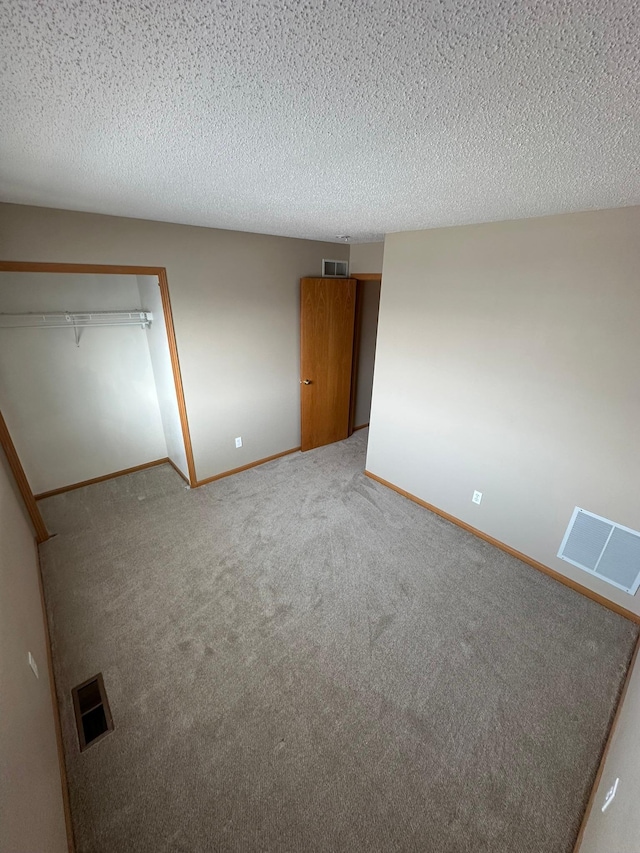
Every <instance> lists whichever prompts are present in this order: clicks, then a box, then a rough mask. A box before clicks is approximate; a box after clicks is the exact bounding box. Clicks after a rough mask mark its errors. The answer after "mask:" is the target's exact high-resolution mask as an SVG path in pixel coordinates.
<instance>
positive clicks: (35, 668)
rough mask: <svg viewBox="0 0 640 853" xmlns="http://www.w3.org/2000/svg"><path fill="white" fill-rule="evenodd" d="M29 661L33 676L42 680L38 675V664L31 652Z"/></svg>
mask: <svg viewBox="0 0 640 853" xmlns="http://www.w3.org/2000/svg"><path fill="white" fill-rule="evenodd" d="M28 660H29V666H30V667H31V669H32V670H33V674H34V675H35V677H36V678H40V676H39V674H38V664H37V663H36V662H35V660H34V657H33V655H32V654H31V652H29V658H28Z"/></svg>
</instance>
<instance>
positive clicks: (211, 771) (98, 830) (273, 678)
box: [41, 431, 637, 853]
mask: <svg viewBox="0 0 640 853" xmlns="http://www.w3.org/2000/svg"><path fill="white" fill-rule="evenodd" d="M365 448H366V435H365V434H364V431H362V432H360V433H356V434H355V435H354V436H352V438H350V439H348V440H347V441H345V442H341V443H338V444H335V445H331V446H329V447H326V448H321V449H319V450H316V451H312V452H310V453H306V454H300V453H298V454H295V455H292V456H287V457H284V458H282V459H279V460H277V461H275V462H272V463H269V464H268V465H264V466H262V467H260V468H255V469H253V470H250V471H247V472H244V473H242V474H238V475H236V476H234V477H230V478H228V479H224V480H220V481H218V482H216V483H212V484H210V485H209V486H206V487H203V488H200V489H197V490H193V491H190V490H188V489H185V488H184V484H183V483H182V481H181V480H180V479H179V477H178V476H177V475H176V474H175V473H174V471H173V470H172V469H171V468H169V467H168V466H162V467H159V468H155V469H150V470H148V471H146V472H141V473H138V474H132V475H129V476H127V477H122V478H119V479H117V480H112V481H109V482H105V483H102V484H98V485H94V486H89V487H86V488H84V489H81V490H77V491H74V492H69V493H67V494H65V495H60V496H57V497H53V498H50V499H48V500H46V501H43V502H42V503H41V507H42V509H43V512H44V515H45V517H46V521H47V524H48V525H49V528H50V530H52V531H55V532H56V533H57V534H58V535H57V536H56V537H55V538H53V539H51V540H50V541H49V542H47V543H45V545H44V546H42V561H43V574H44V582H45V589H46V600H47V609H48V614H49V619H50V623H51V631H52V641H53V653H54V664H55V673H56V679H57V687H58V698H59V702H60V706H61V712H62V724H63V737H64V743H65V749H66V761H67V767H68V775H69V783H70V789H71V806H72V813H73V819H74V825H75V832H76V840H77V846H78V851H79V853H90V852H91V853H94V851H96V852H97V851H101V853H106V852H107V851H154V853H159V851H184V853H187V851H188V853H197V851H247V852H248V851H385V853H386V852H387V851H432V853H480V851H490V853H565V851H570V850H571V849H572V844H573V841H574V839H575V836H576V833H577V830H578V826H579V823H580V820H581V816H582V813H583V810H584V807H585V803H586V799H587V797H588V793H589V790H590V786H591V783H592V781H593V778H594V775H595V772H596V768H597V765H598V762H599V758H600V754H601V751H602V748H603V745H604V741H605V738H606V735H607V731H608V728H609V726H610V723H611V719H612V716H613V713H614V710H615V705H616V702H617V697H618V695H619V691H620V689H621V685H622V681H623V678H624V675H625V671H626V668H627V665H628V662H629V659H630V655H631V652H632V647H633V644H634V642H635V640H636V636H637V628H636V626H634V625H633V624H631V623H630V622H628V621H626V620H624V619H623V618H621V617H619V616H617V615H615V614H613V613H611V612H610V611H608V610H606V609H604V608H603V607H601V606H599V605H597V604H595V603H594V602H592V601H590V600H588V599H586V598H584V597H582V596H580V595H579V594H577V593H574V592H573V591H571V590H569V589H567V588H566V587H564V586H562V585H560V584H558V583H557V582H555V581H553V580H551V579H550V578H548V577H546V576H544V575H542V574H540V573H539V572H537V571H535V570H534V569H531V568H530V567H528V566H526V565H524V564H522V563H520V562H519V561H518V560H515V559H513V558H511V557H509V556H508V555H506V554H504V553H502V552H500V551H498V550H496V549H494V548H493V547H492V546H490V545H488V544H486V543H484V542H482V541H480V540H478V539H476V538H475V537H473V536H472V535H471V534H467V533H466V532H464V531H462V530H460V529H459V528H457V527H454V526H453V525H451V524H449V523H448V522H446V521H444V520H442V519H440V518H438V517H437V516H434V515H432V514H431V513H429V512H427V511H426V510H424V509H422V508H420V507H418V506H416V505H415V504H413V503H411V502H410V501H408V500H406V499H404V498H402V497H400V496H399V495H397V494H395V493H394V492H392V491H390V490H388V489H386V488H384V487H383V486H381V485H379V484H378V483H375V482H372V481H371V480H369V479H367V478H365V477H364V476H363V473H362V472H363V468H364V454H365ZM99 671H100V672H102V673H103V674H104V681H105V686H106V689H107V692H108V695H109V699H110V703H111V709H112V712H113V718H114V722H115V731H114V732H113V733H112V734H110V735H108V736H107V737H106V738H104V739H103V740H102V741H101V742H99V743H97V744H96V745H95V746H93V747H91V748H90V749H89V750H87V751H86V752H84V753H82V754H80V752H79V750H78V745H77V737H76V732H75V724H74V717H73V710H72V705H71V696H70V691H71V688H72V687H73V686H74V685H76V684H78V683H80V682H81V681H83V680H85V679H87V678H89V677H90V676H92V675H94V674H95V673H97V672H99Z"/></svg>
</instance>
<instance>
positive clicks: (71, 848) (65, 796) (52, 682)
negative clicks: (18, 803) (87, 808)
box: [35, 539, 76, 853]
mask: <svg viewBox="0 0 640 853" xmlns="http://www.w3.org/2000/svg"><path fill="white" fill-rule="evenodd" d="M35 550H36V571H37V573H38V588H39V590H40V605H41V607H42V619H43V622H44V644H45V648H46V653H47V670H48V672H49V687H50V689H51V705H52V706H53V725H54V728H55V732H56V746H57V750H58V764H59V767H60V785H61V788H62V808H63V810H64V823H65V829H66V833H67V850H68V853H75V849H76V847H75V840H74V836H73V822H72V820H71V804H70V800H69V782H68V780H67V766H66V764H65V760H64V745H63V742H62V724H61V722H60V708H59V706H58V693H57V690H56V677H55V674H54V671H53V653H52V651H51V634H50V632H49V620H48V619H47V607H46V604H45V600H44V583H43V581H42V565H41V563H40V549H39V548H38V540H37V539H36V540H35Z"/></svg>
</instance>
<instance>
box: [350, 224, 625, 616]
mask: <svg viewBox="0 0 640 853" xmlns="http://www.w3.org/2000/svg"><path fill="white" fill-rule="evenodd" d="M639 237H640V208H637V207H635V208H626V209H620V210H607V211H598V212H590V213H581V214H571V215H567V216H555V217H545V218H540V219H532V220H521V221H517V222H503V223H494V224H486V225H477V226H468V227H460V228H445V229H434V230H431V231H422V232H413V233H404V234H391V235H389V236H388V237H387V239H386V241H385V253H384V270H383V281H384V286H383V288H382V298H381V305H380V320H379V328H378V344H377V352H376V370H375V381H374V390H373V404H372V413H371V430H370V437H369V451H368V456H367V468H368V469H369V470H370V471H372V472H373V473H375V474H377V475H379V476H380V477H383V478H384V479H385V480H388V481H390V482H392V483H394V484H396V485H398V486H400V487H401V488H403V489H405V490H407V491H408V492H410V493H412V494H414V495H416V496H418V497H420V498H422V499H423V500H425V501H427V502H429V503H431V504H434V505H435V506H437V507H439V508H441V509H443V510H445V511H446V512H448V513H451V514H452V515H454V516H456V517H457V518H460V519H462V520H463V521H465V522H467V523H469V524H471V525H473V526H474V527H476V528H479V529H480V530H482V531H485V532H486V533H488V534H490V535H491V536H493V537H495V538H497V539H499V540H501V541H502V542H505V543H507V544H508V545H510V546H512V547H514V548H516V549H518V550H519V551H522V552H524V553H525V554H527V555H529V556H531V557H533V558H535V559H537V560H539V561H540V562H542V563H544V564H546V565H547V566H550V567H551V568H553V569H555V570H556V571H558V572H560V573H563V574H565V575H567V576H569V577H571V578H573V579H575V580H576V581H578V582H579V583H581V584H583V585H584V586H586V587H589V588H591V589H593V590H595V591H596V592H598V593H600V594H602V595H604V596H606V597H608V598H610V599H612V600H613V601H616V602H619V603H620V604H621V605H622V606H624V607H625V608H627V609H629V610H632V611H634V612H635V613H640V596H638V595H637V596H630V595H628V594H627V593H625V592H622V591H620V590H617V589H616V588H615V587H612V586H610V585H609V584H606V583H604V582H602V581H600V580H598V579H596V578H594V577H593V576H592V575H590V574H588V573H587V572H583V571H581V570H580V569H578V568H575V567H573V566H571V565H570V564H568V563H566V562H564V561H562V560H559V559H558V558H557V557H556V554H557V551H558V547H559V545H560V542H561V540H562V536H563V533H564V531H565V528H566V526H567V523H568V521H569V518H570V516H571V512H572V510H573V508H574V507H575V506H576V505H577V506H581V507H584V508H585V509H587V510H590V511H592V512H594V513H597V514H599V515H603V516H605V517H607V518H611V519H613V520H615V521H617V522H619V523H621V524H623V525H626V526H628V527H631V528H633V529H638V528H639V527H640V490H639V489H638V483H639V482H640V453H639V452H638V424H639V423H640V394H639V393H638V365H639V364H640V333H639V331H638V318H639V317H640V285H639V281H638V271H639V270H640V239H639ZM474 489H478V490H479V491H481V492H483V494H484V497H483V500H482V504H481V505H480V506H476V505H475V504H473V503H472V502H471V496H472V493H473V491H474ZM507 581H508V578H505V582H507Z"/></svg>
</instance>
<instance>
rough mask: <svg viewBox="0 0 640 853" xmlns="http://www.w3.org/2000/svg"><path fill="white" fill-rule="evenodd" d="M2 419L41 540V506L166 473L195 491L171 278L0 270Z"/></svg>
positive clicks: (51, 268)
mask: <svg viewBox="0 0 640 853" xmlns="http://www.w3.org/2000/svg"><path fill="white" fill-rule="evenodd" d="M0 413H1V415H2V419H3V420H2V429H0V444H2V446H3V449H4V451H5V454H6V456H7V459H8V461H9V463H10V465H11V467H12V468H13V469H14V474H15V475H16V480H17V482H18V485H19V487H20V490H21V492H22V495H23V498H24V500H25V504H26V506H27V509H28V510H29V513H30V515H31V517H32V521H33V522H34V526H35V527H36V532H37V537H38V539H40V540H44V539H46V538H47V536H46V535H44V536H43V535H42V528H43V525H41V518H40V519H38V518H36V517H34V507H35V510H36V511H37V503H36V501H37V500H39V499H41V498H45V497H49V496H51V495H54V494H58V493H60V492H64V491H68V490H70V489H73V488H78V487H80V486H83V485H88V484H90V483H92V482H98V481H100V480H105V479H109V478H111V477H114V476H119V475H120V474H123V473H129V472H131V471H135V470H139V469H142V468H147V467H150V466H153V465H157V464H161V463H163V462H169V463H170V464H171V465H172V466H173V467H174V468H175V470H176V471H177V472H178V473H179V474H180V476H181V477H182V478H183V479H184V480H185V481H186V482H187V483H188V484H189V485H191V486H194V485H195V483H196V477H195V469H194V464H193V454H192V450H191V441H190V436H189V426H188V421H187V416H186V409H185V404H184V392H183V389H182V378H181V373H180V365H179V360H178V352H177V346H176V341H175V332H174V328H173V317H172V313H171V304H170V300H169V290H168V282H167V277H166V272H165V270H164V269H163V268H149V267H104V266H100V267H95V266H91V267H87V266H83V265H76V264H64V265H63V264H19V263H14V264H11V263H7V262H2V263H0ZM17 469H19V470H17ZM34 498H35V500H34ZM44 529H45V530H46V528H44Z"/></svg>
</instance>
